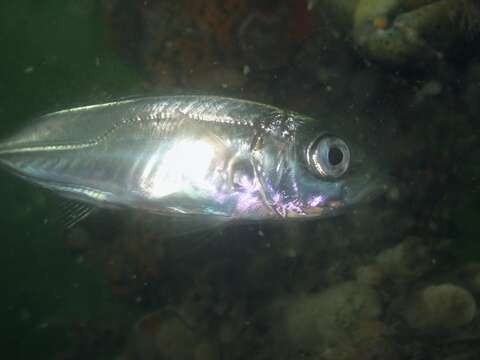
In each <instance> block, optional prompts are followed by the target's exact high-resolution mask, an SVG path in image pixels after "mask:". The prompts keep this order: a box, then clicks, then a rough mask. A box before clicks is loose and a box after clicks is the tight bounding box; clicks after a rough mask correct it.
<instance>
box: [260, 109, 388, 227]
mask: <svg viewBox="0 0 480 360" xmlns="http://www.w3.org/2000/svg"><path fill="white" fill-rule="evenodd" d="M264 152H265V153H266V154H265V155H264V156H263V164H262V165H263V168H262V171H261V172H259V173H258V176H259V178H260V181H259V182H260V183H261V184H262V187H263V191H264V194H265V195H264V196H265V199H267V200H266V201H267V202H268V204H269V206H270V207H271V208H272V209H273V210H274V212H275V213H276V214H277V215H278V216H280V217H282V218H320V217H327V216H333V215H337V214H339V213H341V212H343V211H344V210H346V209H348V208H351V207H352V206H354V205H357V204H359V203H363V202H366V201H369V200H371V199H373V198H374V197H376V196H377V195H379V194H381V193H382V192H384V191H385V190H386V189H387V187H388V184H387V181H386V177H385V176H383V175H382V172H381V171H380V169H379V166H378V165H377V164H376V163H375V161H373V160H372V158H371V157H368V156H367V154H366V153H365V152H364V151H363V150H362V149H361V147H359V146H358V145H356V144H354V143H353V142H350V141H348V140H347V139H346V138H343V137H339V136H336V135H334V134H332V133H329V132H326V131H324V130H322V129H319V128H318V126H317V125H316V124H315V122H314V120H312V119H309V118H304V119H300V120H298V119H297V121H296V126H295V131H294V132H292V134H291V137H290V138H289V139H286V140H285V141H280V140H279V139H278V138H277V139H276V140H271V139H270V140H269V146H265V147H264ZM257 168H258V167H257Z"/></svg>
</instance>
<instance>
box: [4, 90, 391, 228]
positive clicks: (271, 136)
mask: <svg viewBox="0 0 480 360" xmlns="http://www.w3.org/2000/svg"><path fill="white" fill-rule="evenodd" d="M325 126H326V124H325V123H322V121H319V120H316V119H314V118H312V117H309V116H306V115H302V114H300V113H297V112H294V111H290V110H284V109H280V108H277V107H275V106H271V105H266V104H261V103H257V102H254V101H249V100H242V99H233V98H226V97H217V96H189V95H182V96H157V97H140V98H134V99H128V100H119V101H113V102H109V103H102V104H95V105H87V106H81V107H76V108H71V109H67V110H61V111H57V112H54V113H50V114H47V115H43V116H41V117H39V118H38V119H37V120H35V121H34V122H33V123H32V124H30V125H29V126H26V127H25V128H23V130H20V131H18V132H17V133H15V134H13V136H11V137H8V138H6V139H5V140H3V141H2V142H0V167H2V168H5V169H7V170H8V171H10V172H12V173H13V174H15V175H17V176H19V177H21V178H23V179H25V180H26V181H28V182H30V183H33V184H35V185H38V186H40V187H42V188H45V189H48V190H50V191H51V192H54V193H56V194H58V195H59V196H60V197H63V198H65V199H69V200H71V201H73V202H74V203H76V204H84V206H78V209H79V211H80V212H82V213H83V216H87V215H88V214H89V213H90V209H96V208H109V209H133V210H138V211H145V212H148V213H153V214H158V215H165V216H168V215H171V216H182V215H192V216H207V217H215V218H219V219H225V220H232V221H237V220H240V221H241V220H251V221H263V220H275V219H279V220H282V219H311V218H315V219H316V218H322V217H326V216H332V215H335V214H338V213H341V212H342V211H343V210H344V209H347V208H350V207H352V206H353V205H355V204H357V203H359V202H362V201H364V200H367V199H369V198H372V196H373V195H374V194H376V193H378V190H379V189H380V188H381V187H382V186H381V181H378V174H379V171H378V167H376V166H374V165H375V162H372V161H366V158H365V156H364V155H361V154H364V153H363V152H362V151H361V150H360V149H357V148H355V147H354V145H352V144H351V143H349V142H348V141H347V140H345V139H343V138H341V137H338V136H336V135H334V134H332V133H330V132H329V131H327V129H326V128H325ZM372 164H373V165H372Z"/></svg>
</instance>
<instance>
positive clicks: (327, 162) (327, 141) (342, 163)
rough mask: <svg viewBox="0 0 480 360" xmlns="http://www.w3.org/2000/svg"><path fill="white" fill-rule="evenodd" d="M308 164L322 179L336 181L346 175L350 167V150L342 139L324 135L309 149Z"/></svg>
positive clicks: (311, 144) (313, 142)
mask: <svg viewBox="0 0 480 360" xmlns="http://www.w3.org/2000/svg"><path fill="white" fill-rule="evenodd" d="M307 162H308V165H309V166H310V168H312V170H313V171H314V172H315V173H316V174H317V175H318V176H320V177H322V178H327V179H336V178H338V177H340V176H342V175H343V174H345V173H346V172H347V170H348V167H349V165H350V149H349V148H348V145H347V144H346V143H345V141H343V140H342V139H340V138H338V137H335V136H330V135H322V136H319V137H318V138H316V139H315V140H314V141H312V143H310V145H309V146H308V148H307Z"/></svg>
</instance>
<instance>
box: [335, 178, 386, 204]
mask: <svg viewBox="0 0 480 360" xmlns="http://www.w3.org/2000/svg"><path fill="white" fill-rule="evenodd" d="M392 185H393V179H392V178H391V177H389V176H386V175H383V174H378V173H374V174H366V175H365V176H363V177H362V178H361V179H358V180H357V181H355V182H354V183H353V184H345V187H344V202H345V204H346V205H347V206H348V205H355V204H359V203H366V202H369V201H372V200H373V199H375V198H377V197H378V196H381V195H382V194H384V193H386V192H387V191H388V190H389V189H390V188H391V187H392Z"/></svg>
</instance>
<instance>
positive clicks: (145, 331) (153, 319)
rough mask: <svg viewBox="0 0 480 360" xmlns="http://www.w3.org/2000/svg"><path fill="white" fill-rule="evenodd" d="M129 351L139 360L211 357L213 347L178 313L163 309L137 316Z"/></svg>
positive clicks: (213, 350)
mask: <svg viewBox="0 0 480 360" xmlns="http://www.w3.org/2000/svg"><path fill="white" fill-rule="evenodd" d="M130 354H131V358H132V359H142V360H155V359H162V360H169V359H172V360H203V359H207V358H208V359H210V360H214V359H217V358H218V353H217V351H216V349H215V347H214V346H212V345H211V344H210V343H209V342H206V341H205V340H202V338H201V337H200V336H199V334H197V332H196V331H195V329H194V328H193V327H192V326H191V325H190V324H188V323H187V321H186V320H185V319H183V317H182V316H181V314H180V313H178V312H177V311H175V310H173V309H164V310H160V311H157V312H154V313H151V314H148V315H146V316H144V317H143V318H141V319H140V320H139V321H138V322H137V323H136V324H135V327H134V332H133V337H132V341H131V348H130Z"/></svg>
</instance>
